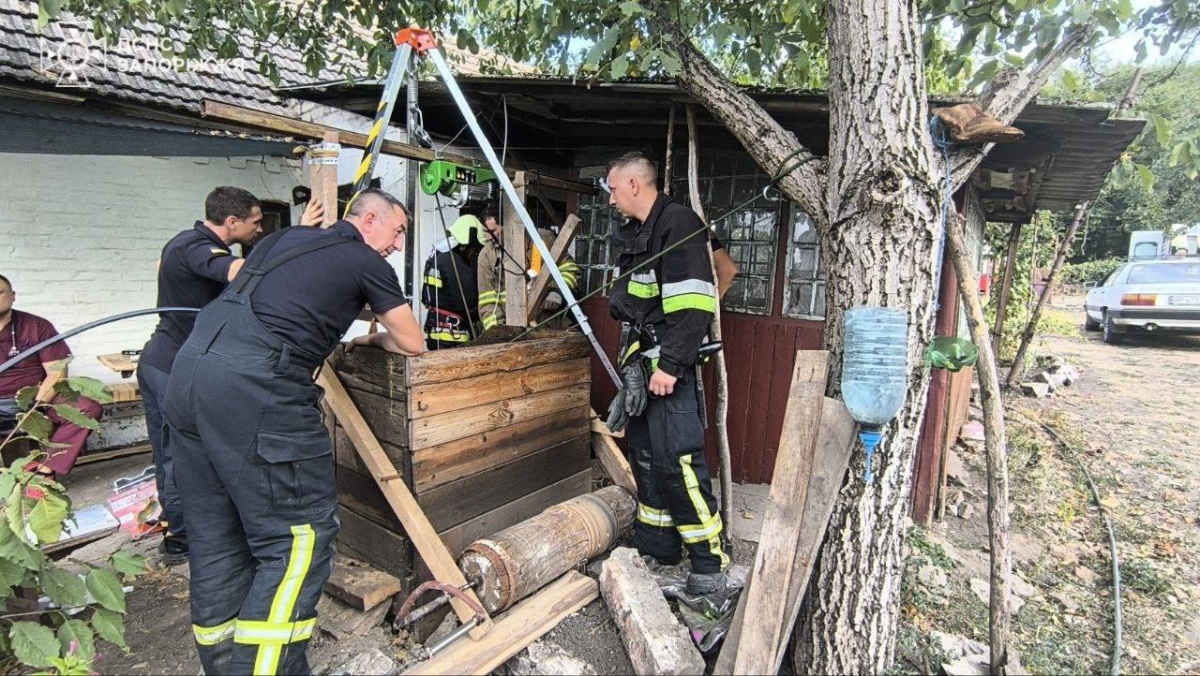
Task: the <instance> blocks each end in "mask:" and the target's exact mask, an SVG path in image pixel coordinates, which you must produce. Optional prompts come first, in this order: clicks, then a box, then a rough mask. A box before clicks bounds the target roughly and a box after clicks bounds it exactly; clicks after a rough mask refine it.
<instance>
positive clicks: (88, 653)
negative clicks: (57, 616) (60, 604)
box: [58, 619, 96, 662]
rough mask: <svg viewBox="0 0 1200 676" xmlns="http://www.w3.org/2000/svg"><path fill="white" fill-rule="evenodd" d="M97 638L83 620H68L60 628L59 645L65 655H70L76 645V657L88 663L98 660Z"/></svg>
mask: <svg viewBox="0 0 1200 676" xmlns="http://www.w3.org/2000/svg"><path fill="white" fill-rule="evenodd" d="M95 637H96V634H95V632H94V631H92V628H91V627H89V626H88V625H87V622H84V621H83V620H74V619H72V620H67V621H66V622H64V623H63V625H62V626H61V627H59V628H58V644H59V646H61V648H62V652H63V654H64V655H67V654H70V652H71V647H72V644H74V648H75V655H76V656H78V657H79V658H80V659H82V660H85V661H87V662H91V661H92V660H94V659H96V638H95Z"/></svg>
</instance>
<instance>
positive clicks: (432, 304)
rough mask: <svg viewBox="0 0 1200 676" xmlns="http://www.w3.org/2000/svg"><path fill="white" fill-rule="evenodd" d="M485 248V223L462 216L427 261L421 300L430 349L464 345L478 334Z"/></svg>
mask: <svg viewBox="0 0 1200 676" xmlns="http://www.w3.org/2000/svg"><path fill="white" fill-rule="evenodd" d="M482 249H483V224H482V223H480V222H479V219H478V218H476V217H475V216H471V215H463V216H459V217H458V218H457V219H456V220H455V221H454V224H453V225H451V226H450V227H449V228H447V232H446V238H445V239H443V240H441V241H439V242H438V243H437V244H435V245H434V247H433V252H432V253H430V254H429V258H428V259H426V261H425V275H424V283H423V284H422V285H421V302H422V303H424V304H425V309H426V314H425V344H426V347H428V348H429V349H430V350H440V349H443V348H448V347H462V346H463V345H466V344H467V343H468V342H470V341H471V339H472V338H474V337H475V336H476V335H478V334H477V332H476V325H477V324H478V322H479V286H478V283H477V281H476V261H477V260H478V258H479V252H480V250H482Z"/></svg>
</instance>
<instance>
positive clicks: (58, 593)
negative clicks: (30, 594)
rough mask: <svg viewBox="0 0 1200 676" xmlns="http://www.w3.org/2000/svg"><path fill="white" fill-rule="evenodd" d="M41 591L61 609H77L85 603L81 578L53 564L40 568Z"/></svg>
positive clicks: (85, 594)
mask: <svg viewBox="0 0 1200 676" xmlns="http://www.w3.org/2000/svg"><path fill="white" fill-rule="evenodd" d="M42 590H43V591H45V592H46V596H49V597H50V600H51V601H54V602H55V603H57V604H58V605H60V606H62V607H63V608H78V607H79V606H82V605H84V604H86V603H87V586H86V585H85V584H84V582H83V578H81V577H79V576H78V575H76V574H75V573H72V572H70V571H68V570H65V569H63V568H58V567H57V566H55V565H53V564H48V565H46V566H45V567H44V568H42Z"/></svg>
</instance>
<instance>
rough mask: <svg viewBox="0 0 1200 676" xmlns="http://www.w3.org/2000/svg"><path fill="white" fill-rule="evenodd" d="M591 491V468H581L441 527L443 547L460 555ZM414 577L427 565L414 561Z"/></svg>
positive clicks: (423, 573) (422, 574) (426, 576)
mask: <svg viewBox="0 0 1200 676" xmlns="http://www.w3.org/2000/svg"><path fill="white" fill-rule="evenodd" d="M591 490H592V470H590V469H588V470H584V471H582V472H579V473H578V474H573V475H571V476H569V477H567V478H566V479H563V480H562V481H559V482H557V483H554V484H550V485H549V486H546V487H545V488H542V489H539V490H536V491H534V492H532V493H530V494H529V495H526V496H525V497H523V498H521V499H519V500H514V501H512V502H510V503H508V504H507V505H504V506H503V507H497V508H496V509H493V510H492V511H490V512H485V513H483V514H480V515H479V516H477V517H475V518H474V519H471V520H470V521H467V522H465V523H460V524H459V525H457V526H455V527H453V528H451V529H449V530H444V531H442V532H441V533H439V535H440V536H441V538H442V542H443V543H445V545H446V549H448V550H450V551H451V552H453V553H454V555H455V556H458V555H459V554H462V553H463V551H465V550H466V548H467V545H469V544H471V543H472V542H474V541H476V540H478V539H479V538H482V537H487V536H489V535H491V534H492V533H499V532H500V531H502V530H504V529H505V528H508V527H509V526H511V525H513V524H516V523H520V522H522V521H524V520H525V519H528V518H530V517H532V516H537V515H538V514H540V513H541V512H542V511H544V510H545V509H546V508H548V507H551V506H553V505H557V504H558V503H560V502H565V501H567V500H570V499H571V498H573V497H576V496H579V495H586V494H588V493H590V492H591ZM417 572H418V576H419V577H420V579H422V580H426V579H429V571H428V568H425V567H424V564H423V562H422V561H420V560H418V561H417Z"/></svg>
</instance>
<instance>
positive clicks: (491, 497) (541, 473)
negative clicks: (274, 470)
mask: <svg viewBox="0 0 1200 676" xmlns="http://www.w3.org/2000/svg"><path fill="white" fill-rule="evenodd" d="M587 443H588V440H587V437H586V436H579V437H576V438H575V439H569V440H567V441H565V442H562V443H560V444H558V445H556V446H552V447H550V448H544V449H542V450H540V451H538V452H537V453H533V454H530V455H527V456H525V457H523V458H519V459H517V460H515V461H513V462H510V463H507V464H504V465H498V466H495V467H492V468H489V469H487V470H484V471H483V472H480V473H478V474H473V475H471V476H469V477H465V478H463V479H459V480H458V481H454V482H451V483H448V484H443V485H441V486H438V487H436V488H434V489H432V490H430V491H428V492H426V493H418V494H417V495H416V498H417V504H419V505H420V506H421V509H422V510H424V512H425V515H426V516H427V517H428V518H429V523H430V524H432V525H433V527H434V528H435V529H436V530H438V531H442V530H446V529H448V528H451V527H453V526H456V525H458V524H460V523H463V522H464V521H469V520H470V519H473V518H475V517H477V516H479V515H480V514H484V513H487V512H489V511H491V510H493V509H496V508H498V507H501V506H503V505H506V504H508V503H510V502H512V501H513V500H518V499H520V498H521V497H523V496H525V495H528V494H529V493H530V492H532V491H535V490H537V489H539V488H542V487H543V486H549V485H551V484H554V483H557V482H558V481H561V480H563V479H565V478H567V477H569V476H571V475H573V474H576V473H578V472H582V471H584V470H586V469H587V468H588V467H589V466H590V464H589V462H588V446H587ZM337 490H338V501H339V502H341V503H342V504H344V505H347V506H349V507H351V508H352V509H353V510H354V511H356V512H358V513H359V514H362V515H363V516H366V517H368V518H370V519H371V520H372V521H375V522H376V523H378V524H379V525H381V526H385V527H387V528H390V529H393V530H397V531H399V530H401V529H402V528H403V526H401V524H400V522H399V520H398V519H397V518H396V516H395V514H394V513H393V512H392V510H391V509H390V506H389V505H388V502H387V500H386V499H385V498H384V497H383V494H382V493H381V492H380V491H379V490H378V489H377V488H375V486H374V482H373V481H372V480H371V478H370V477H367V476H363V475H360V474H358V473H356V472H352V471H350V470H348V469H345V468H341V469H339V470H338V472H337Z"/></svg>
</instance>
